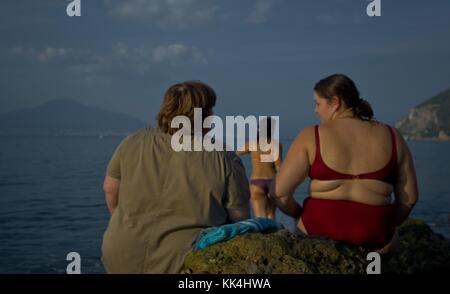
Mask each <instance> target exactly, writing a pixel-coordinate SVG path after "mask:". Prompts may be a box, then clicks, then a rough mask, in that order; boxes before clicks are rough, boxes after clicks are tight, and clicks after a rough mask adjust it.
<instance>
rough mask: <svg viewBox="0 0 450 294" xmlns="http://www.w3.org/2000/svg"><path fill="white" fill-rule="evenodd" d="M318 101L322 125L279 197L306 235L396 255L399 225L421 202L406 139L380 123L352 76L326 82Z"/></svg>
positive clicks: (294, 158) (317, 90) (299, 146)
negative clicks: (305, 185)
mask: <svg viewBox="0 0 450 294" xmlns="http://www.w3.org/2000/svg"><path fill="white" fill-rule="evenodd" d="M314 100H315V102H316V107H315V113H316V114H317V115H318V116H319V118H320V122H321V124H320V126H311V127H307V128H305V129H304V130H302V131H301V132H300V133H299V135H298V136H297V138H296V139H295V140H294V142H293V143H292V145H291V147H290V149H289V152H288V154H287V156H286V159H285V161H284V162H283V164H282V165H281V167H280V171H279V173H278V174H277V176H276V178H275V183H274V184H273V186H272V192H271V197H273V199H274V200H275V201H276V203H277V206H278V207H279V208H280V209H281V210H282V211H283V212H285V213H286V214H288V215H289V216H291V217H293V218H295V219H296V220H298V222H297V227H298V229H299V230H301V231H302V232H303V233H305V234H310V235H321V236H328V237H330V238H332V239H334V240H340V241H346V242H349V243H353V244H357V245H362V246H365V247H367V248H370V249H373V250H378V251H379V252H381V253H384V252H388V251H390V250H392V249H393V244H394V243H395V242H394V241H395V239H396V238H395V236H396V234H395V232H396V227H397V226H398V225H400V224H401V223H402V222H403V221H404V220H405V219H406V218H407V217H408V215H409V213H410V212H411V210H412V208H413V206H414V205H415V203H416V202H417V199H418V189H417V180H416V175H415V169H414V164H413V160H412V156H411V153H410V151H409V149H408V146H407V144H406V142H405V141H404V140H403V138H402V137H401V135H399V134H398V133H397V131H396V130H395V129H394V128H393V127H390V126H388V125H385V124H382V123H379V122H377V121H375V120H374V118H373V111H372V109H371V107H370V105H369V103H368V102H367V101H365V100H363V99H361V98H360V96H359V92H358V90H357V88H356V86H355V84H354V83H353V81H352V80H351V79H350V78H348V77H347V76H345V75H342V74H335V75H332V76H329V77H327V78H325V79H323V80H321V81H319V82H318V83H317V84H316V86H315V87H314ZM306 177H309V178H310V179H311V182H310V189H309V190H310V192H309V193H310V194H309V197H308V198H306V199H305V201H304V203H303V208H302V207H301V206H300V205H299V204H298V203H297V202H296V201H295V199H294V197H293V194H294V192H295V189H296V188H297V186H298V185H300V184H301V183H302V182H303V181H304V180H305V178H306ZM392 194H394V197H391V195H392Z"/></svg>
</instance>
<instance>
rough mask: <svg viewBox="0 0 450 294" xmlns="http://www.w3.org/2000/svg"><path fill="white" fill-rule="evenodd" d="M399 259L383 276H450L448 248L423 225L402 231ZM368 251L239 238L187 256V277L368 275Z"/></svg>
mask: <svg viewBox="0 0 450 294" xmlns="http://www.w3.org/2000/svg"><path fill="white" fill-rule="evenodd" d="M399 235H400V238H401V241H400V245H399V248H398V250H397V251H396V252H395V253H391V254H388V255H382V257H381V260H382V273H417V272H443V271H444V272H450V242H449V241H448V240H447V239H445V238H444V237H442V236H440V235H438V234H435V233H433V231H432V230H431V229H430V228H429V227H428V226H427V225H426V224H425V223H424V222H422V221H419V220H408V221H407V222H405V224H403V225H402V226H401V227H400V228H399ZM368 252H369V251H368V250H366V249H364V248H362V247H359V246H352V245H350V244H345V243H343V242H336V241H333V240H330V239H328V238H325V237H312V236H302V237H300V236H294V235H293V234H291V233H290V232H289V231H287V230H281V231H277V232H269V233H254V234H247V235H242V236H238V237H236V238H234V239H232V240H230V241H227V242H223V243H219V244H215V245H213V246H210V247H207V248H205V249H204V250H201V251H197V252H194V253H190V254H188V256H187V257H186V259H185V263H184V269H183V271H182V272H183V273H209V274H217V273H226V274H283V273H295V274H304V273H305V274H306V273H314V274H336V273H349V274H365V273H366V267H367V265H368V263H369V261H366V256H367V254H368Z"/></svg>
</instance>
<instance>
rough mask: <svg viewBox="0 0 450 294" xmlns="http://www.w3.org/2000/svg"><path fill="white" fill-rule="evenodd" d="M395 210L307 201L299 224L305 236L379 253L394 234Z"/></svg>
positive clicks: (322, 200)
mask: <svg viewBox="0 0 450 294" xmlns="http://www.w3.org/2000/svg"><path fill="white" fill-rule="evenodd" d="M395 212H396V210H395V206H394V205H392V204H390V205H384V206H375V205H367V204H361V203H357V202H353V201H347V200H328V199H317V198H311V197H308V198H306V199H305V201H304V202H303V213H302V221H303V224H304V226H305V228H306V231H307V233H308V235H320V236H328V237H330V238H331V239H333V240H337V241H346V242H350V243H353V244H357V245H361V246H364V247H366V248H369V249H381V248H383V247H384V246H385V245H387V244H388V243H389V242H390V241H391V239H392V236H393V235H394V232H395V223H396V221H395V215H396V213H395Z"/></svg>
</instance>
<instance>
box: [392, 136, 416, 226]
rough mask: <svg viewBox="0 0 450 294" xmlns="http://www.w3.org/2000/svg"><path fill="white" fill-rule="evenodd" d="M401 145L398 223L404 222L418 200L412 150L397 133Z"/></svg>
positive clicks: (396, 196) (397, 198)
mask: <svg viewBox="0 0 450 294" xmlns="http://www.w3.org/2000/svg"><path fill="white" fill-rule="evenodd" d="M397 142H398V145H399V149H400V150H399V166H398V179H397V182H396V184H395V187H394V194H395V203H396V206H397V225H400V224H401V223H403V222H404V221H405V220H406V219H407V218H408V216H409V214H410V212H411V210H412V209H413V207H414V205H415V204H416V203H417V200H418V194H419V192H418V188H417V178H416V171H415V168H414V162H413V159H412V156H411V152H410V150H409V148H408V145H407V144H406V142H405V140H404V139H403V137H402V136H401V135H400V134H398V133H397Z"/></svg>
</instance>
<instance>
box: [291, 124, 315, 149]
mask: <svg viewBox="0 0 450 294" xmlns="http://www.w3.org/2000/svg"><path fill="white" fill-rule="evenodd" d="M314 138H315V126H308V127H306V128H304V129H303V130H301V131H300V133H298V135H297V137H296V138H295V140H294V143H296V144H302V145H309V144H310V143H313V142H314Z"/></svg>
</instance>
